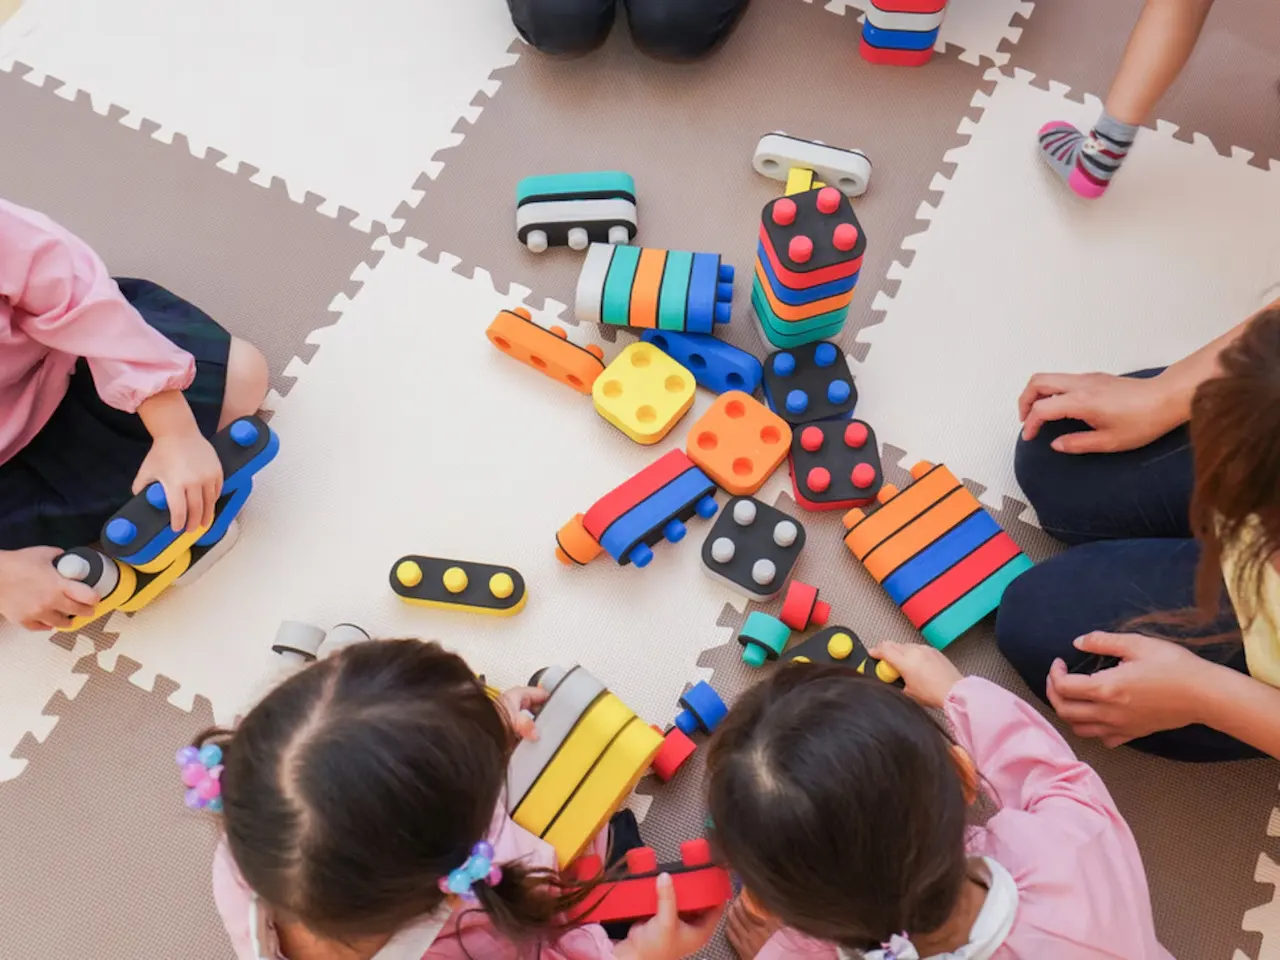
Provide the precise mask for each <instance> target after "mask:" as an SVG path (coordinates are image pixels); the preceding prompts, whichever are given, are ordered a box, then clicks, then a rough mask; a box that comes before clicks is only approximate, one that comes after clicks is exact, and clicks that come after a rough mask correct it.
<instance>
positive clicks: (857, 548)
mask: <svg viewBox="0 0 1280 960" xmlns="http://www.w3.org/2000/svg"><path fill="white" fill-rule="evenodd" d="M958 486H960V481H959V480H957V479H956V478H955V476H954V475H953V474H952V473H951V471H950V470H948V469H947V468H946V467H945V466H942V465H939V466H936V467H934V468H933V469H932V470H930V471H929V472H928V473H926V474H925V475H924V476H923V477H921V478H920V479H919V480H917V481H916V482H915V483H913V484H912V485H911V486H909V487H907V488H906V489H905V490H903V491H902V492H901V493H899V494H898V495H897V496H896V497H894V498H893V499H892V500H890V501H889V502H888V503H885V504H882V505H881V506H880V509H878V510H876V511H875V512H874V513H872V514H870V515H869V516H867V517H865V518H863V519H862V520H860V521H859V522H858V523H857V524H856V525H855V526H854V527H852V528H851V529H850V530H849V535H848V536H847V537H845V538H844V542H845V545H846V546H848V548H849V549H850V550H852V551H853V555H854V556H855V557H857V558H858V559H859V560H861V559H862V558H863V557H865V556H866V555H867V554H868V553H870V552H871V551H872V550H873V549H875V546H876V544H878V543H879V542H880V541H881V540H883V539H885V538H886V537H887V536H889V534H891V533H893V531H894V530H897V529H898V528H899V527H903V526H906V524H907V523H908V522H909V521H910V520H911V518H912V517H916V516H919V515H920V514H922V513H924V511H925V510H927V509H929V507H931V506H932V505H933V504H935V503H937V502H938V501H939V500H941V499H942V498H943V497H945V496H946V495H947V494H948V493H950V492H951V491H952V490H954V489H955V488H956V487H958Z"/></svg>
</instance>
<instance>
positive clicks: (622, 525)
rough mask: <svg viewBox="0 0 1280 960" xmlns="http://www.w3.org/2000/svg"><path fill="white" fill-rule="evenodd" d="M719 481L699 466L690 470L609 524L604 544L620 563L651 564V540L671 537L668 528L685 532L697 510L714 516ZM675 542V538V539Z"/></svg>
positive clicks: (602, 538) (652, 542)
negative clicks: (676, 525) (714, 480)
mask: <svg viewBox="0 0 1280 960" xmlns="http://www.w3.org/2000/svg"><path fill="white" fill-rule="evenodd" d="M715 490H716V485H715V484H714V483H713V482H712V481H711V478H710V477H708V476H707V475H706V474H705V473H703V472H702V471H701V470H699V469H697V468H696V467H695V468H693V469H691V470H686V471H685V472H684V473H682V474H680V476H678V477H676V478H675V479H674V480H672V481H671V482H670V483H668V484H667V485H666V486H664V487H662V488H661V489H659V490H658V491H656V492H655V493H653V494H652V495H651V496H649V497H646V498H645V499H644V500H642V501H640V503H638V504H636V505H635V506H634V507H632V508H631V509H630V510H628V511H627V512H626V513H624V514H623V515H622V516H620V517H618V519H616V520H614V521H613V522H612V523H611V524H609V527H608V529H606V530H605V531H604V534H603V535H602V536H601V537H600V546H601V547H603V548H604V550H605V552H606V553H608V554H609V556H611V557H613V559H614V560H616V561H617V562H618V563H628V562H630V563H633V564H635V565H636V566H637V567H644V566H647V565H648V563H649V561H650V560H652V559H653V551H652V550H651V549H650V545H651V544H655V543H657V542H658V541H659V540H663V539H668V540H669V539H670V538H669V537H668V536H667V534H668V531H670V532H672V533H677V528H676V527H675V526H673V521H675V522H676V523H678V524H679V532H678V535H677V537H676V539H677V540H678V539H679V538H680V537H681V536H683V535H684V534H683V529H684V521H685V520H687V519H688V518H690V517H692V516H693V515H694V514H697V515H698V516H700V517H703V518H704V519H705V518H707V517H710V516H714V515H715V512H716V510H717V509H718V507H717V506H716V501H715ZM671 542H674V541H671Z"/></svg>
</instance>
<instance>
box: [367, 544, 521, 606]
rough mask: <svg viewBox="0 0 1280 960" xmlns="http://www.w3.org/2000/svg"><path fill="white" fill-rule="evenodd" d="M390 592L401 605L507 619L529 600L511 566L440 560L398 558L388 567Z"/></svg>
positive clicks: (411, 556) (518, 575) (519, 576)
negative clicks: (460, 611) (399, 600)
mask: <svg viewBox="0 0 1280 960" xmlns="http://www.w3.org/2000/svg"><path fill="white" fill-rule="evenodd" d="M390 580H391V589H392V590H394V591H395V593H396V596H398V597H399V598H400V599H401V600H403V601H404V602H405V603H412V604H416V605H417V606H420V607H437V608H439V609H442V610H465V611H468V612H469V613H487V614H489V615H491V616H495V617H509V616H511V615H512V614H516V613H519V612H520V611H521V610H523V609H524V605H525V602H526V601H527V600H528V599H529V592H528V590H527V589H525V583H524V577H522V576H521V575H520V571H519V570H516V569H514V568H512V567H500V566H495V565H494V564H491V563H473V562H471V561H470V560H446V559H444V558H443V557H420V556H418V555H417V554H410V555H409V556H407V557H401V558H400V559H399V560H397V561H396V562H395V564H394V565H393V566H392V568H391V575H390Z"/></svg>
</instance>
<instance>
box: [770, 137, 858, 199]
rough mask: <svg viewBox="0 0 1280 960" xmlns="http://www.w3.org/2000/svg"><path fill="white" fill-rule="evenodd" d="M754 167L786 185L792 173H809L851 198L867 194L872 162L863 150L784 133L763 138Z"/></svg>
mask: <svg viewBox="0 0 1280 960" xmlns="http://www.w3.org/2000/svg"><path fill="white" fill-rule="evenodd" d="M751 165H752V166H753V167H755V170H756V173H759V174H761V175H762V176H766V177H769V178H770V179H773V180H780V181H782V182H783V183H787V182H788V181H789V179H790V177H789V174H790V172H791V171H792V170H795V169H802V170H809V171H811V172H812V173H813V174H814V175H815V176H817V177H820V178H821V179H822V180H823V181H825V182H826V183H827V184H829V185H831V186H833V187H835V188H837V189H838V190H839V191H840V192H841V193H843V194H844V195H845V196H849V197H860V196H862V195H863V194H864V193H866V192H867V185H868V183H869V182H870V180H871V159H870V158H869V157H868V156H867V155H866V154H865V153H863V152H862V151H861V150H846V149H844V148H843V147H833V146H830V145H828V144H825V143H823V142H822V141H821V140H804V139H802V138H800V137H792V136H788V135H787V134H785V133H782V132H781V131H777V132H774V133H766V134H765V135H764V136H763V137H761V138H760V141H759V142H758V143H757V144H756V152H755V155H754V156H753V157H752V158H751ZM806 189H808V188H807V187H806Z"/></svg>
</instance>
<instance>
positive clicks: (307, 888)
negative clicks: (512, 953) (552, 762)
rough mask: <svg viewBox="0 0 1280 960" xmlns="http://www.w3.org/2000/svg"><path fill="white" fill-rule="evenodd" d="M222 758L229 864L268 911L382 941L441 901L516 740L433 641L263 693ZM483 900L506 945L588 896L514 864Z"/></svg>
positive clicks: (314, 671) (355, 649) (357, 657)
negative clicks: (441, 886) (444, 880)
mask: <svg viewBox="0 0 1280 960" xmlns="http://www.w3.org/2000/svg"><path fill="white" fill-rule="evenodd" d="M205 743H217V744H218V745H219V746H220V747H221V748H222V751H223V764H224V769H223V772H222V802H223V814H222V820H223V825H224V828H225V831H226V838H227V845H228V847H229V849H230V852H231V856H232V859H233V860H234V861H235V863H236V866H237V867H238V868H239V869H240V873H241V875H242V876H243V877H244V879H245V882H246V883H247V884H248V885H249V887H250V888H251V889H252V890H253V891H254V892H255V893H256V894H257V895H258V896H259V897H260V898H261V899H262V900H263V901H265V902H266V903H267V904H269V905H270V906H271V907H272V908H273V909H275V910H277V911H279V912H280V913H281V914H282V915H284V916H287V917H289V918H291V919H294V920H296V921H298V922H300V923H301V924H303V925H304V926H305V927H306V928H307V929H309V930H310V931H312V932H313V933H315V934H317V935H319V936H321V937H324V938H326V939H331V940H335V941H339V942H350V941H354V940H359V939H363V938H371V937H376V936H385V935H390V934H393V933H395V932H396V931H397V930H399V929H400V928H402V927H404V926H405V925H407V924H408V923H410V922H411V921H414V920H416V919H417V918H419V917H422V916H425V915H427V914H429V913H431V912H433V911H435V910H436V909H438V908H439V907H440V906H441V904H442V903H443V901H444V894H443V893H442V892H441V891H440V889H439V886H438V883H439V880H440V878H441V877H444V876H446V875H447V874H448V873H449V871H451V870H453V869H454V868H456V867H459V866H461V865H462V863H463V861H464V860H466V858H467V856H468V854H469V853H470V851H471V848H472V847H473V846H474V845H475V844H476V843H477V842H479V841H480V840H482V839H484V837H485V835H486V833H487V832H488V830H489V825H490V821H491V819H492V817H493V814H494V809H495V807H496V805H497V803H498V800H499V796H500V795H501V791H502V787H503V783H504V780H505V773H506V766H507V759H508V757H509V756H510V753H511V750H512V748H513V747H514V745H515V735H514V733H513V732H512V730H511V727H510V724H509V721H508V720H507V718H506V715H505V713H504V712H502V711H501V710H500V709H498V707H497V706H496V705H495V704H494V703H493V701H492V700H490V698H489V697H488V696H487V695H486V693H485V690H484V687H483V685H482V684H481V683H480V681H479V680H478V679H477V678H476V677H475V675H474V674H473V673H472V672H471V670H470V669H469V668H468V667H467V664H466V662H465V661H463V660H462V658H461V657H459V656H457V655H455V654H452V653H449V652H448V651H446V650H444V649H443V648H442V647H440V646H439V645H438V644H436V643H423V642H421V641H418V640H379V641H371V642H368V643H360V644H355V645H353V646H350V647H346V648H344V649H342V650H340V651H339V652H337V653H335V654H334V655H333V656H330V657H328V658H327V659H324V660H321V661H318V662H317V663H314V664H312V665H311V666H309V667H307V668H306V669H305V670H302V671H301V672H299V673H297V674H295V675H294V676H293V677H291V678H289V679H288V680H286V681H285V682H284V683H283V684H281V685H280V686H279V687H277V688H276V689H275V690H273V691H272V692H271V693H269V694H268V695H267V696H266V697H265V698H264V699H263V700H262V702H261V703H259V704H258V705H257V706H256V707H254V708H253V710H251V711H250V712H249V714H248V716H246V717H245V718H244V720H243V721H242V722H241V723H240V725H239V726H238V727H236V728H235V729H234V730H226V729H222V728H213V729H210V730H206V731H205V732H204V733H202V734H201V735H200V736H199V737H198V738H197V739H196V745H197V746H201V745H203V744H205ZM473 892H474V893H475V895H476V897H477V898H478V906H479V908H482V909H483V910H484V911H485V912H486V913H488V915H489V917H490V918H491V919H492V922H493V924H494V926H495V927H496V928H497V929H498V930H499V931H501V932H502V933H503V934H504V935H506V936H507V937H509V938H510V939H512V940H517V941H520V940H530V939H534V938H536V936H537V935H538V934H539V933H542V932H550V931H555V930H557V929H559V927H558V920H557V918H558V917H559V916H560V915H561V914H562V913H564V912H565V911H566V910H567V909H569V908H570V907H572V906H574V905H575V904H577V903H578V902H580V900H581V899H582V897H583V896H585V894H586V892H587V891H586V890H585V889H583V890H579V889H576V888H570V887H566V886H564V885H562V884H561V882H560V880H559V877H558V875H557V874H556V873H555V872H553V871H549V870H546V869H531V868H527V867H524V866H522V865H521V864H518V863H508V864H503V865H502V880H501V882H500V883H498V884H497V885H496V886H494V887H490V886H488V885H487V884H486V883H484V882H480V883H477V884H476V885H475V887H474V888H473Z"/></svg>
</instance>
